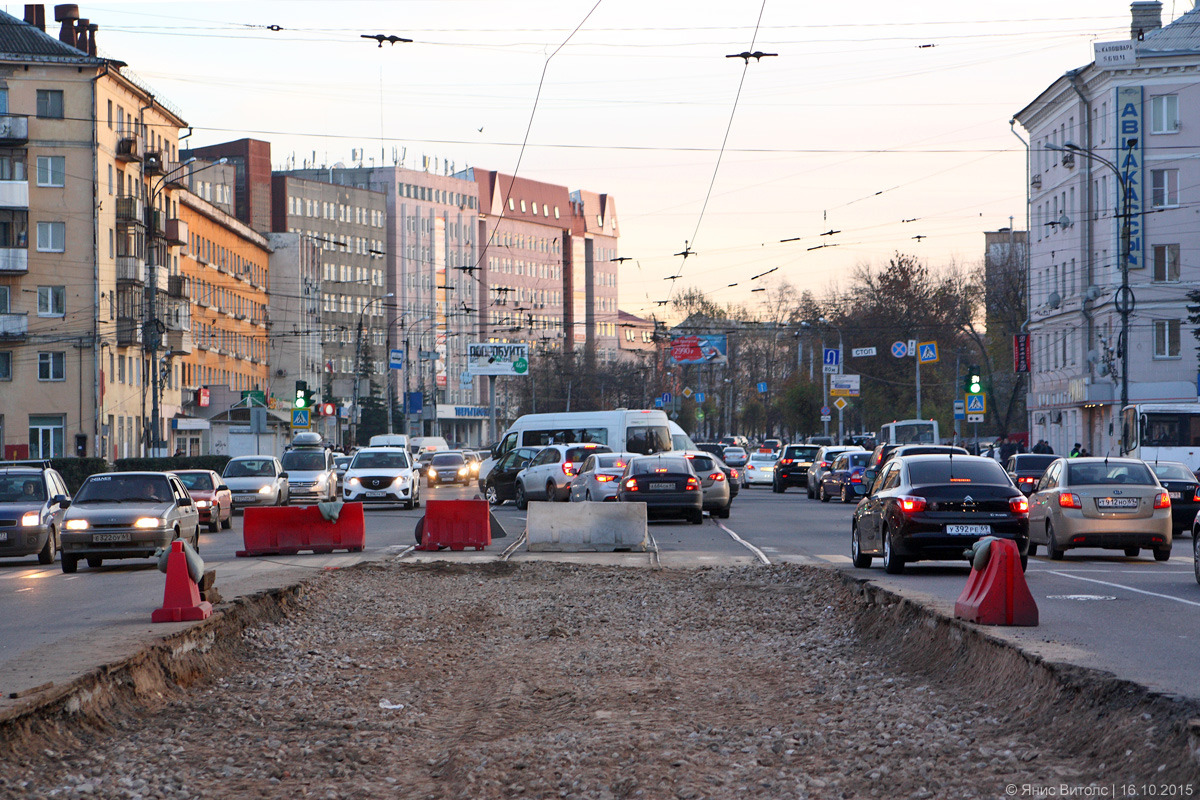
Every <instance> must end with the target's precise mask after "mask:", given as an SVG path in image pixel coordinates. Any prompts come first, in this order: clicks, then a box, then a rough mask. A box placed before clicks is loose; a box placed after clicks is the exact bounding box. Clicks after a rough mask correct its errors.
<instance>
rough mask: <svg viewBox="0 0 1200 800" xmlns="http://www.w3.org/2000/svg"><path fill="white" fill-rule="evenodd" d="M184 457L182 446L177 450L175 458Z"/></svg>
mask: <svg viewBox="0 0 1200 800" xmlns="http://www.w3.org/2000/svg"><path fill="white" fill-rule="evenodd" d="M183 456H184V452H183V445H180V446H179V447H176V448H175V458H183Z"/></svg>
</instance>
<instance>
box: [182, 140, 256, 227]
mask: <svg viewBox="0 0 1200 800" xmlns="http://www.w3.org/2000/svg"><path fill="white" fill-rule="evenodd" d="M183 155H184V158H188V157H191V156H195V157H197V158H199V159H204V160H208V161H217V160H220V159H222V158H224V159H226V162H227V164H228V165H229V166H231V167H232V168H233V173H234V186H233V197H232V202H233V215H234V216H235V217H237V218H238V219H240V220H241V221H242V222H244V223H245V224H247V225H249V226H250V227H251V228H253V229H254V230H256V231H258V232H259V233H266V232H267V231H269V230H271V143H270V142H264V141H262V140H259V139H238V140H237V141H233V142H222V143H220V144H214V145H209V146H207V147H197V148H194V149H191V150H187V151H185V152H184V154H183ZM217 179H218V178H217V177H216V176H214V177H212V178H210V179H209V180H212V181H213V182H214V183H215V182H216V180H217ZM204 199H205V200H208V201H209V202H220V201H221V200H222V199H224V200H225V201H226V202H228V198H218V199H217V200H214V199H213V198H210V197H208V196H207V195H205V196H204Z"/></svg>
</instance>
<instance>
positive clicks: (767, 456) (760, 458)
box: [750, 453, 775, 464]
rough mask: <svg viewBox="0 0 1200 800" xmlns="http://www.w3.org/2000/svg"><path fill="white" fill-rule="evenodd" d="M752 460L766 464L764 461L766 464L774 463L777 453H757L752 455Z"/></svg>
mask: <svg viewBox="0 0 1200 800" xmlns="http://www.w3.org/2000/svg"><path fill="white" fill-rule="evenodd" d="M750 460H751V461H753V462H755V463H757V464H764V463H765V464H774V463H775V454H774V453H755V454H754V455H752V456H750Z"/></svg>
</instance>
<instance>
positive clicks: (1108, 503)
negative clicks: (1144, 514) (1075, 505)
mask: <svg viewBox="0 0 1200 800" xmlns="http://www.w3.org/2000/svg"><path fill="white" fill-rule="evenodd" d="M1137 507H1138V499H1137V498H1136V497H1097V498H1096V508H1108V509H1113V510H1116V511H1133V510H1135V509H1136V508H1137Z"/></svg>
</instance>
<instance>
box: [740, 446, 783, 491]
mask: <svg viewBox="0 0 1200 800" xmlns="http://www.w3.org/2000/svg"><path fill="white" fill-rule="evenodd" d="M776 460H777V459H776V457H775V454H774V453H751V454H750V458H749V459H747V461H746V468H745V469H744V470H743V471H742V475H743V476H744V477H743V479H742V482H743V483H744V484H746V487H747V488H749V487H751V486H759V485H762V486H770V485H771V484H772V482H773V481H774V479H775V461H776Z"/></svg>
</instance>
